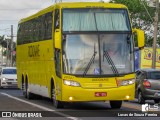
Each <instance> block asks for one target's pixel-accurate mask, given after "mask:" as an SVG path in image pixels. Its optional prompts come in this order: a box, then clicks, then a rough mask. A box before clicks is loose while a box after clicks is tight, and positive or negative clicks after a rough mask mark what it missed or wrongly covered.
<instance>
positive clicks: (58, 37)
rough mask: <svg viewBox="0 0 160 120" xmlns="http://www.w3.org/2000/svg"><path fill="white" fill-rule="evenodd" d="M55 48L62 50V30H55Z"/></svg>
mask: <svg viewBox="0 0 160 120" xmlns="http://www.w3.org/2000/svg"><path fill="white" fill-rule="evenodd" d="M54 35H55V36H54V37H55V43H54V44H55V48H58V49H61V41H62V40H61V32H60V29H56V30H55V34H54Z"/></svg>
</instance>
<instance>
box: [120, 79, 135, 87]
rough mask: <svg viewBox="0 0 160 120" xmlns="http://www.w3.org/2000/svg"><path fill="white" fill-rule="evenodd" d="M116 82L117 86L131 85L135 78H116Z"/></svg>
mask: <svg viewBox="0 0 160 120" xmlns="http://www.w3.org/2000/svg"><path fill="white" fill-rule="evenodd" d="M117 83H118V86H126V85H132V84H134V83H135V79H129V80H118V81H117Z"/></svg>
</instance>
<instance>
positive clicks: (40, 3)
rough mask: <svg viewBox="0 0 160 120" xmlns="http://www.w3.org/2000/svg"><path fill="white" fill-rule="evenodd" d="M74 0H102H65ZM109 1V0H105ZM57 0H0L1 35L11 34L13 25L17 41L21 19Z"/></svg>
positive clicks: (93, 0) (69, 0)
mask: <svg viewBox="0 0 160 120" xmlns="http://www.w3.org/2000/svg"><path fill="white" fill-rule="evenodd" d="M63 1H64V2H72V1H83V2H84V1H92V2H96V1H100V0H63ZM103 1H105V2H107V1H108V0H103ZM54 3H55V0H0V36H2V35H5V36H6V37H7V36H10V35H11V25H13V33H14V36H15V37H14V41H16V34H17V26H18V21H20V19H22V18H24V17H27V16H29V15H32V14H34V13H36V12H38V11H39V10H41V9H43V8H46V7H48V6H50V5H53V4H54Z"/></svg>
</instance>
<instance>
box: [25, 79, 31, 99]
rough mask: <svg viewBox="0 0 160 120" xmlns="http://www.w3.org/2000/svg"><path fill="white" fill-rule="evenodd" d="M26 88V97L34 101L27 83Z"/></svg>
mask: <svg viewBox="0 0 160 120" xmlns="http://www.w3.org/2000/svg"><path fill="white" fill-rule="evenodd" d="M25 88H26V89H25V97H26V98H27V99H33V94H32V93H30V92H29V88H28V82H27V84H26V87H25Z"/></svg>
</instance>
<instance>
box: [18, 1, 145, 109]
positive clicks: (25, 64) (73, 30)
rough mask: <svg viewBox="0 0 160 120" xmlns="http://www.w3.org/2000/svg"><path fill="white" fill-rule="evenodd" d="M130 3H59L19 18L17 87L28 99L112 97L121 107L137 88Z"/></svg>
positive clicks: (57, 100)
mask: <svg viewBox="0 0 160 120" xmlns="http://www.w3.org/2000/svg"><path fill="white" fill-rule="evenodd" d="M133 33H136V34H137V37H136V38H137V39H138V46H139V48H142V47H143V46H144V32H143V31H141V30H138V29H132V27H131V21H130V18H129V14H128V10H127V7H126V6H124V5H121V4H111V3H102V2H75V3H57V4H55V5H52V6H50V7H48V8H46V9H43V10H41V11H39V12H38V13H36V14H34V15H32V16H29V17H27V18H24V19H22V20H20V22H19V25H18V33H17V35H18V37H17V58H16V59H17V61H16V64H17V74H18V86H19V88H21V89H22V90H23V93H24V96H25V97H26V98H29V99H31V98H33V97H34V94H37V95H41V96H44V97H48V98H51V99H52V100H53V103H54V106H55V107H56V108H62V107H64V103H65V102H85V101H110V106H111V108H120V107H121V106H122V101H123V100H133V99H134V92H135V74H134V73H135V70H134V41H133Z"/></svg>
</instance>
